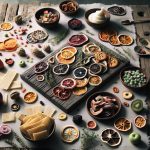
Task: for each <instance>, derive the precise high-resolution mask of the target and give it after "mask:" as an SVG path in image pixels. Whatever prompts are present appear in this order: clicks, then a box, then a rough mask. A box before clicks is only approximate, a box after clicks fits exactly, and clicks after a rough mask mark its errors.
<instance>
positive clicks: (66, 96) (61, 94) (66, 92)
mask: <svg viewBox="0 0 150 150" xmlns="http://www.w3.org/2000/svg"><path fill="white" fill-rule="evenodd" d="M70 96H71V91H70V90H69V89H63V90H62V91H60V92H59V94H58V97H59V99H61V100H67V99H69V97H70Z"/></svg>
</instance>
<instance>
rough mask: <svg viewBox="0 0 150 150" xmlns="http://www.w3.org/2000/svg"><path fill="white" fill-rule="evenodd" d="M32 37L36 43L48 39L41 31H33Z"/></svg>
mask: <svg viewBox="0 0 150 150" xmlns="http://www.w3.org/2000/svg"><path fill="white" fill-rule="evenodd" d="M32 36H33V38H34V39H36V40H38V41H43V40H45V39H46V38H47V37H48V34H47V33H46V32H45V31H43V30H36V31H33V34H32Z"/></svg>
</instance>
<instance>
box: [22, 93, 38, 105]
mask: <svg viewBox="0 0 150 150" xmlns="http://www.w3.org/2000/svg"><path fill="white" fill-rule="evenodd" d="M37 97H38V96H37V94H36V93H35V92H28V93H26V94H25V95H24V102H26V103H29V104H30V103H34V102H35V101H36V100H37Z"/></svg>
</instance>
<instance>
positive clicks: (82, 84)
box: [76, 78, 88, 88]
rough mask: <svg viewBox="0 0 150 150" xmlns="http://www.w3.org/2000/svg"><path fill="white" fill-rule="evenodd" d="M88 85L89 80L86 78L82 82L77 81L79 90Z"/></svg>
mask: <svg viewBox="0 0 150 150" xmlns="http://www.w3.org/2000/svg"><path fill="white" fill-rule="evenodd" d="M87 84H88V79H87V78H84V79H81V80H78V79H76V87H78V88H81V87H84V86H86V85H87Z"/></svg>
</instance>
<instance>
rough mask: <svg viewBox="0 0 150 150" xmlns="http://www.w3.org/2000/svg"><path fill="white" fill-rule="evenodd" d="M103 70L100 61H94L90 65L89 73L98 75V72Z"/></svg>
mask: <svg viewBox="0 0 150 150" xmlns="http://www.w3.org/2000/svg"><path fill="white" fill-rule="evenodd" d="M101 71H102V67H101V65H100V64H98V63H93V64H91V65H90V67H89V73H90V74H91V75H97V74H99V73H101Z"/></svg>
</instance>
